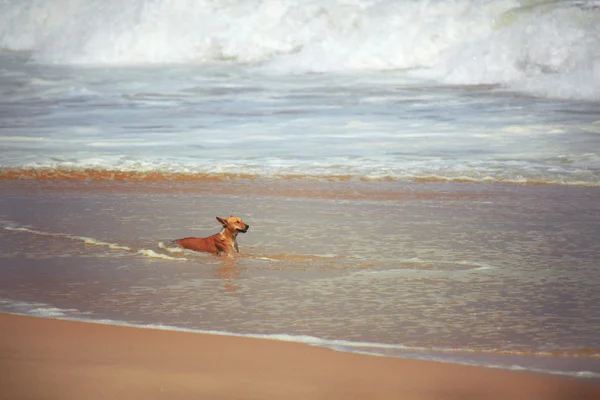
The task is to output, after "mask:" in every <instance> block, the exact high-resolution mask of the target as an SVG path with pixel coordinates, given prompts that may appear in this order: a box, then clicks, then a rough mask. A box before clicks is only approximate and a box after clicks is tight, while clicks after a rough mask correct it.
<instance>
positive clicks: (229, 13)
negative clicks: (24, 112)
mask: <svg viewBox="0 0 600 400" xmlns="http://www.w3.org/2000/svg"><path fill="white" fill-rule="evenodd" d="M40 21H43V23H40ZM599 46H600V8H599V7H598V6H597V2H596V1H577V2H572V1H566V0H565V1H553V2H540V3H533V4H532V3H531V2H519V1H516V0H484V1H477V0H439V1H436V2H435V3H431V2H429V1H413V0H398V1H390V0H353V1H347V0H316V1H311V2H309V3H301V4H298V2H296V1H294V0H281V1H277V2H273V1H268V0H233V1H228V2H225V3H223V2H214V1H209V0H204V1H202V0H197V1H194V0H180V1H173V0H155V1H149V0H132V1H128V2H125V3H124V2H122V1H117V0H57V1H53V2H39V1H35V0H22V1H19V2H4V3H2V4H1V5H0V47H4V48H8V49H13V50H30V51H33V57H34V59H35V60H37V61H38V62H42V63H54V64H139V63H210V62H215V61H223V60H226V61H228V62H235V63H239V64H251V65H255V66H257V67H259V68H261V69H262V70H263V71H266V72H267V73H285V74H287V73H304V72H325V71H365V70H372V71H382V70H411V71H414V72H415V73H416V75H415V76H419V77H421V78H426V79H433V80H436V81H441V82H447V83H459V84H481V83H486V84H489V83H491V84H505V85H507V86H508V87H510V88H513V89H518V90H524V91H527V92H533V93H537V94H543V95H549V96H557V97H567V98H587V99H589V98H593V99H598V98H600V66H599V65H600V64H599V63H600V59H599V58H598V52H597V49H598V47H599Z"/></svg>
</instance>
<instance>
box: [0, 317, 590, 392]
mask: <svg viewBox="0 0 600 400" xmlns="http://www.w3.org/2000/svg"><path fill="white" fill-rule="evenodd" d="M0 332H1V333H0V349H1V352H0V369H1V370H2V374H0V386H1V387H2V388H3V394H2V396H1V398H6V399H9V398H10V399H25V398H34V399H35V398H46V399H76V398H78V399H79V398H87V399H101V398H102V399H104V398H111V397H112V398H135V397H140V398H141V397H143V398H147V399H154V398H157V399H158V398H181V399H187V398H190V399H191V398H224V399H229V398H257V399H280V398H287V399H296V398H297V399H306V398H312V399H321V398H322V399H337V398H339V399H342V398H344V399H347V398H365V399H366V398H369V399H371V398H381V399H386V398H390V399H392V398H394V399H397V398H402V399H442V398H483V399H505V398H520V399H571V398H577V399H595V398H600V385H597V384H595V383H590V382H585V381H580V380H576V379H572V378H565V377H557V376H550V375H542V374H536V373H531V372H516V371H507V370H500V369H491V368H485V367H474V366H466V365H457V364H445V363H438V362H434V361H422V360H408V359H401V358H388V357H378V356H369V355H362V354H356V353H344V352H338V351H335V350H330V349H326V348H321V347H315V346H309V345H307V344H302V343H293V342H281V341H275V340H269V339H257V338H246V337H233V336H221V335H210V334H205V333H190V332H181V331H169V330H157V329H143V328H136V327H128V326H117V325H104V324H95V323H88V322H80V321H69V320H55V319H45V318H39V317H31V316H22V315H14V314H0Z"/></svg>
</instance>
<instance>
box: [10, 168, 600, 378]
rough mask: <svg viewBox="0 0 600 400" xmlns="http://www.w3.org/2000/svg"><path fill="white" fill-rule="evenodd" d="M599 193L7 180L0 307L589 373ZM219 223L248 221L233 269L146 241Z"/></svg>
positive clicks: (593, 366)
mask: <svg viewBox="0 0 600 400" xmlns="http://www.w3.org/2000/svg"><path fill="white" fill-rule="evenodd" d="M211 188H214V189H215V190H214V191H215V192H216V193H217V194H213V193H212V189H211ZM303 188H305V189H307V190H302V189H303ZM269 191H270V192H271V194H269V193H268V192H269ZM361 193H363V194H362V195H361ZM367 193H373V195H372V196H371V197H370V196H368V194H367ZM598 194H599V193H598V190H597V189H595V188H561V187H551V186H533V187H528V186H511V185H508V186H506V185H486V184H435V183H423V184H415V183H413V184H402V185H398V184H395V183H383V182H378V183H334V184H331V183H319V182H302V181H300V182H295V181H262V180H259V181H248V180H238V181H233V182H232V181H223V182H205V183H148V184H140V183H135V184H132V183H105V184H102V183H77V182H49V183H44V182H18V181H12V182H11V181H4V182H2V200H1V203H0V204H1V206H0V215H2V218H3V223H2V227H3V230H2V232H1V236H0V240H1V242H2V258H3V261H2V265H3V266H2V269H1V272H0V273H1V274H2V279H1V280H0V282H2V283H0V290H1V292H0V296H1V297H2V298H4V299H10V301H8V300H7V301H6V302H5V303H4V304H3V306H2V307H3V309H4V310H5V311H11V310H12V311H14V310H19V307H23V308H21V310H22V311H23V310H24V311H26V312H30V313H31V312H34V311H33V310H35V309H36V308H38V309H40V310H43V309H49V308H50V306H49V305H51V306H52V307H55V308H57V309H58V310H56V311H58V312H59V314H61V315H62V316H68V317H75V318H88V319H93V320H107V319H108V320H115V321H123V322H128V323H134V324H153V325H159V324H164V325H168V326H174V327H182V328H190V329H198V330H217V331H226V332H234V333H239V334H273V335H280V334H286V335H308V336H313V337H318V338H321V339H326V340H343V341H347V342H348V343H344V344H337V345H336V346H337V347H338V348H344V349H346V350H350V351H358V350H361V346H359V345H358V343H362V342H366V343H371V344H372V346H375V348H374V349H371V350H372V351H375V352H378V353H382V354H388V355H404V356H406V355H413V356H414V354H417V355H420V356H421V357H428V356H429V357H438V358H440V357H441V358H442V359H443V358H444V357H445V358H446V360H449V359H454V358H458V359H459V360H460V359H462V360H463V361H465V360H466V361H470V362H474V360H477V357H482V358H484V359H486V360H487V363H488V364H491V363H492V360H495V358H494V357H499V359H500V360H501V361H500V363H501V364H502V360H503V357H507V360H504V362H508V361H510V364H509V365H513V364H517V365H520V364H519V362H518V360H519V357H525V358H524V359H525V361H523V363H524V364H525V365H526V366H527V367H529V368H539V369H542V370H544V369H545V370H552V369H556V370H561V371H564V370H567V371H571V372H573V371H575V372H576V373H580V375H586V374H588V375H591V376H597V374H600V364H599V360H600V350H599V349H600V342H599V339H600V338H599V337H598V334H597V332H598V327H599V326H600V308H599V306H598V304H600V296H599V294H598V291H597V290H596V288H597V286H598V284H599V282H598V275H597V268H598V259H599V254H600V248H599V246H598V243H599V241H598V232H597V228H596V227H597V226H598V223H599V222H600V221H598V218H599V217H598V216H599V215H600V212H599V211H600V210H599V206H598V202H597V201H596V200H595V199H597V196H598ZM228 214H236V215H238V216H241V217H242V219H243V220H244V221H245V222H246V223H248V224H250V225H251V228H250V230H249V232H248V233H247V234H245V235H242V236H240V237H239V242H240V247H241V255H240V256H239V257H236V258H235V259H229V258H227V257H225V258H223V257H216V256H211V255H203V254H197V253H193V252H187V251H168V250H167V249H163V248H161V247H160V246H159V242H160V241H161V240H164V239H169V238H170V239H172V238H177V237H183V236H189V235H195V236H206V235H210V234H212V233H214V232H216V231H217V230H218V223H217V222H216V221H215V220H214V217H215V216H216V215H220V216H228ZM211 221H212V222H211ZM211 226H212V228H211ZM20 303H22V304H21V305H20V306H19V304H20ZM27 303H42V304H45V305H42V306H27ZM386 346H389V348H386ZM334 347H335V346H334ZM362 350H364V349H362ZM473 353H475V354H473ZM482 354H483V356H482ZM486 356H487V358H486ZM510 356H514V357H516V358H517V361H515V360H513V359H511V358H510ZM535 356H537V358H536V357H535ZM528 357H533V358H534V361H533V362H532V361H530V360H529V359H528ZM528 363H529V364H531V365H529V364H528ZM549 366H552V367H549ZM585 371H588V372H585Z"/></svg>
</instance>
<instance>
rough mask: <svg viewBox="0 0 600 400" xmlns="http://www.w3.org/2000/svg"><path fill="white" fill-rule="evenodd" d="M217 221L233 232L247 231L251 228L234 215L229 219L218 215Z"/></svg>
mask: <svg viewBox="0 0 600 400" xmlns="http://www.w3.org/2000/svg"><path fill="white" fill-rule="evenodd" d="M217 221H219V222H220V223H221V224H222V225H223V229H226V230H228V231H230V232H231V233H238V232H241V233H246V232H247V231H248V228H250V225H248V224H245V223H243V222H242V220H241V219H239V218H238V217H235V216H233V215H232V216H231V217H229V218H227V219H225V218H220V217H217Z"/></svg>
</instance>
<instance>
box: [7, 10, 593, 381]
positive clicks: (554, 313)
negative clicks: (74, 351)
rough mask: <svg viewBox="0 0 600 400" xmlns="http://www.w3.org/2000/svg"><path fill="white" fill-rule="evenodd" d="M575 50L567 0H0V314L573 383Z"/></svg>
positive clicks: (581, 111)
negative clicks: (566, 377) (522, 371)
mask: <svg viewBox="0 0 600 400" xmlns="http://www.w3.org/2000/svg"><path fill="white" fill-rule="evenodd" d="M599 48H600V7H598V2H597V1H593V0H586V1H552V2H545V3H544V2H537V1H536V2H531V1H528V0H523V1H515V0H484V1H479V0H477V1H474V0H440V1H436V2H435V6H432V4H431V2H429V1H412V0H410V1H409V0H406V1H404V0H398V1H387V0H375V1H370V0H369V1H362V0H356V1H337V0H317V1H311V2H308V3H306V4H304V3H303V4H299V3H298V2H294V1H279V2H271V1H262V0H251V1H249V0H243V1H236V0H234V1H228V2H212V1H189V2H188V1H172V0H157V1H148V0H134V1H130V2H127V3H126V4H125V3H123V2H117V1H113V0H104V1H99V0H68V1H67V0H65V1H62V0H58V1H54V2H39V1H35V0H23V1H19V2H15V1H13V2H3V3H1V4H0V193H1V194H2V196H1V197H0V220H1V222H0V226H1V230H0V244H1V247H0V298H1V299H0V310H2V311H6V312H19V313H25V314H31V315H42V316H50V317H54V318H58V317H67V318H77V319H86V320H93V321H99V320H100V321H105V322H109V323H118V324H128V323H129V324H142V325H150V326H152V327H159V326H161V325H168V326H169V327H171V328H177V329H183V328H187V329H193V330H203V331H206V330H208V331H219V332H230V333H236V334H266V335H269V337H272V338H278V339H282V340H296V341H302V342H307V343H312V344H318V345H323V346H327V347H331V348H336V349H340V350H345V351H361V352H370V353H376V354H384V355H392V356H404V357H421V358H434V359H442V360H445V361H452V362H468V363H476V364H484V365H488V366H490V365H501V366H503V367H509V368H515V369H519V368H526V369H529V370H542V371H545V372H552V371H553V372H561V371H562V372H563V373H568V374H571V375H573V376H579V377H588V378H590V377H591V378H592V379H597V378H598V376H599V374H600V366H599V360H600V353H599V351H600V350H599V349H600V344H599V340H600V337H599V335H598V332H599V331H600V310H599V306H598V304H600V301H599V300H600V299H599V295H598V291H597V287H598V283H599V282H598V273H597V271H598V268H599V267H600V249H599V247H598V243H600V240H598V235H599V234H598V229H597V227H598V226H599V222H600V221H599V218H600V217H599V215H600V212H599V211H600V210H599V205H598V204H599V203H598V201H597V199H598V198H600V196H599V193H598V190H599V187H600V134H599V133H600V117H599V115H600V113H599V110H600V103H599V101H600V74H599V73H598V70H599V67H598V49H599ZM230 214H236V215H238V216H239V217H241V218H242V219H243V220H244V221H245V222H247V223H248V224H250V225H251V229H250V231H249V233H248V234H246V235H244V236H242V237H240V246H241V249H242V254H241V255H240V257H238V258H235V259H233V260H232V259H227V258H218V257H214V256H210V255H201V254H193V253H189V252H177V251H172V250H171V251H170V250H169V249H165V248H163V247H161V246H159V243H160V242H161V241H163V240H165V239H173V238H178V237H184V236H189V235H197V236H207V235H210V234H213V233H215V232H216V231H217V230H218V229H219V226H218V224H217V222H216V221H215V219H214V218H215V216H217V215H218V216H224V217H227V216H228V215H230Z"/></svg>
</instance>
